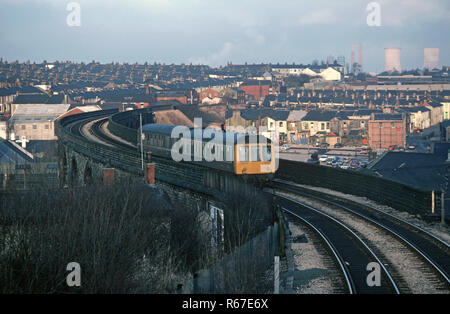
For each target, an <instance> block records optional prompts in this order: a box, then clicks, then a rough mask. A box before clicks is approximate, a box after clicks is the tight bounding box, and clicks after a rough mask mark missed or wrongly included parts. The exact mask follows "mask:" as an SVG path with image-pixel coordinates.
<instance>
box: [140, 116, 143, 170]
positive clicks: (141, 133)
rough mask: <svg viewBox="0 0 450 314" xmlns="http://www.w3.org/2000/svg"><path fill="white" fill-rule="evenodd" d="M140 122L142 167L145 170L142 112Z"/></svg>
mask: <svg viewBox="0 0 450 314" xmlns="http://www.w3.org/2000/svg"><path fill="white" fill-rule="evenodd" d="M139 124H140V128H139V130H140V132H139V133H140V138H141V169H142V171H144V145H143V142H142V113H140V114H139Z"/></svg>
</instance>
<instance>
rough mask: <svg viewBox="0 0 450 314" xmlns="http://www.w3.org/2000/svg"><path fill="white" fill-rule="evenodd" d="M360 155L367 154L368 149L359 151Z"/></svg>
mask: <svg viewBox="0 0 450 314" xmlns="http://www.w3.org/2000/svg"><path fill="white" fill-rule="evenodd" d="M359 153H360V154H361V155H367V154H368V153H370V149H363V150H361V151H360V152H359Z"/></svg>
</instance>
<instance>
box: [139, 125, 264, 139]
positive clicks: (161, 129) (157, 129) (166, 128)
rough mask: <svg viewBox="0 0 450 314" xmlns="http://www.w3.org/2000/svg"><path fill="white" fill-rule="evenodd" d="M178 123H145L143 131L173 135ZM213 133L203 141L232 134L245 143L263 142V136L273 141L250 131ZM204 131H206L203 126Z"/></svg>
mask: <svg viewBox="0 0 450 314" xmlns="http://www.w3.org/2000/svg"><path fill="white" fill-rule="evenodd" d="M176 127H177V125H167V124H157V123H150V124H145V125H143V126H142V132H143V133H155V134H161V135H166V136H171V135H172V131H173V129H175V128H176ZM213 130H214V131H213V133H212V135H211V136H210V137H205V136H203V137H202V140H203V141H207V142H208V141H210V140H211V139H213V138H215V137H216V136H222V141H226V140H227V137H229V136H232V137H233V143H234V144H235V143H238V142H240V143H242V142H244V141H245V143H249V142H252V143H256V142H257V143H259V142H261V138H264V139H265V140H266V141H267V143H271V140H270V139H268V138H266V137H265V136H262V135H258V134H248V133H237V132H231V131H228V132H224V131H221V130H216V129H213ZM189 131H190V133H191V138H193V137H194V128H193V127H189ZM202 131H205V129H204V128H203V129H202Z"/></svg>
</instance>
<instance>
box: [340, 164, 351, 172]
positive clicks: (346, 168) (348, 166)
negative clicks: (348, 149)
mask: <svg viewBox="0 0 450 314" xmlns="http://www.w3.org/2000/svg"><path fill="white" fill-rule="evenodd" d="M349 168H350V165H349V164H348V163H343V164H342V165H341V169H344V170H348V169H349Z"/></svg>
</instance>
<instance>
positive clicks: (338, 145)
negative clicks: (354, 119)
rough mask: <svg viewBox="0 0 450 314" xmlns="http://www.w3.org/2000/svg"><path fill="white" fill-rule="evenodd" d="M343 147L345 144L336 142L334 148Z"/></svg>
mask: <svg viewBox="0 0 450 314" xmlns="http://www.w3.org/2000/svg"><path fill="white" fill-rule="evenodd" d="M341 147H344V145H342V143H336V144H334V148H341Z"/></svg>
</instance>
